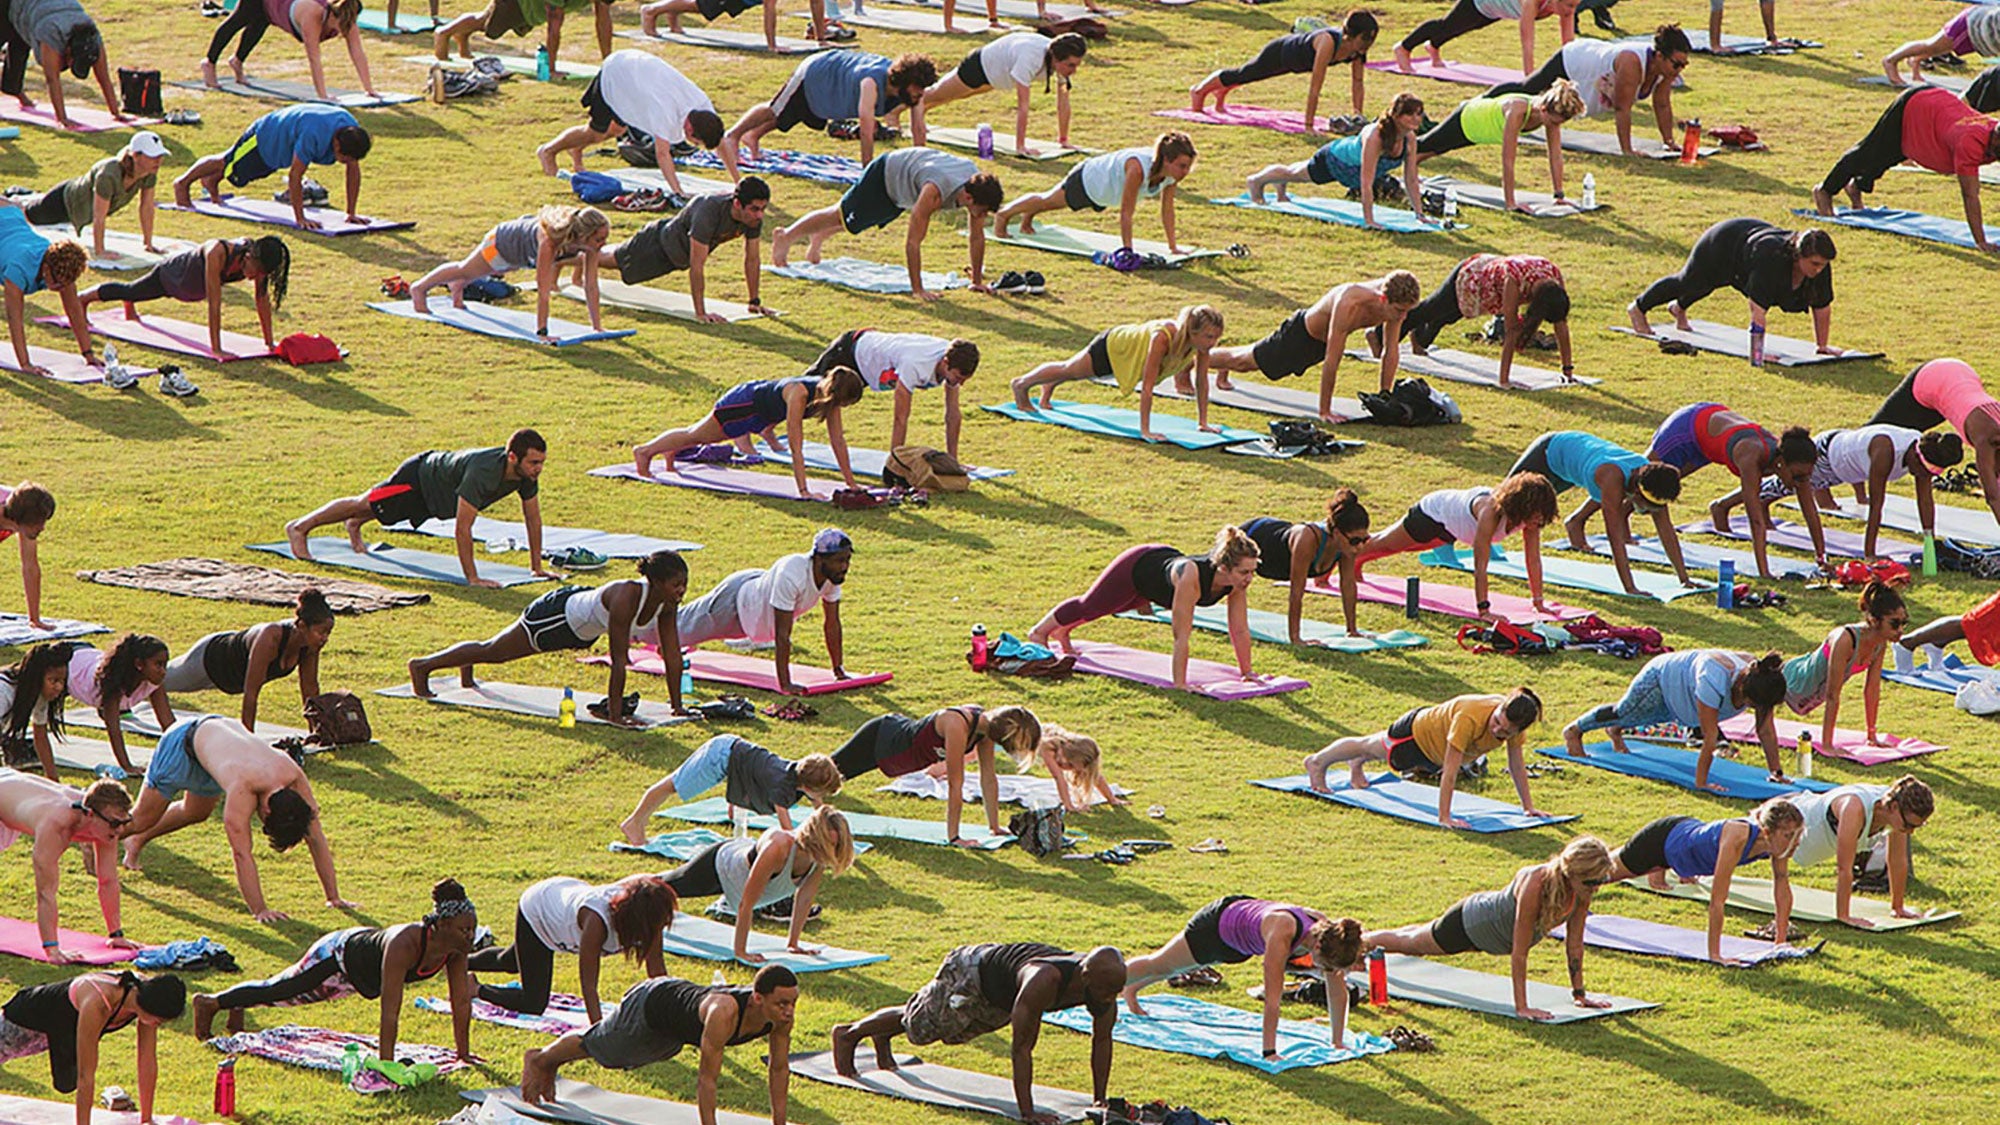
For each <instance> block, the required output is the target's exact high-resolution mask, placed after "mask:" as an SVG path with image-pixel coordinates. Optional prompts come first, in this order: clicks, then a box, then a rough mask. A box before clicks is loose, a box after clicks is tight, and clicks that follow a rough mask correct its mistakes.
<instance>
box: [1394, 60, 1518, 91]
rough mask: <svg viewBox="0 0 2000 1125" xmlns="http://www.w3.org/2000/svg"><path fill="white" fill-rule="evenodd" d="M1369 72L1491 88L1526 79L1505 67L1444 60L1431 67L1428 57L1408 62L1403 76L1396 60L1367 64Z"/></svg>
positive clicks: (1516, 71)
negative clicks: (1376, 71) (1408, 68)
mask: <svg viewBox="0 0 2000 1125" xmlns="http://www.w3.org/2000/svg"><path fill="white" fill-rule="evenodd" d="M1368 69H1369V70H1380V71H1385V72H1387V73H1390V74H1395V75H1399V76H1403V77H1413V78H1435V79H1437V80H1438V81H1440V82H1457V83H1460V84H1462V85H1466V86H1493V85H1496V84H1498V83H1501V82H1519V81H1520V80H1521V79H1523V78H1525V77H1527V76H1526V75H1524V74H1522V73H1521V72H1520V71H1518V70H1515V69H1514V68H1512V67H1507V66H1484V65H1482V64H1480V63H1462V62H1452V61H1451V60H1449V59H1447V60H1445V64H1444V65H1443V66H1441V67H1437V66H1432V65H1431V62H1430V59H1429V57H1428V56H1426V57H1424V58H1415V59H1411V60H1410V73H1409V74H1408V75H1404V74H1403V72H1402V71H1401V70H1399V69H1397V67H1396V60H1394V59H1383V60H1382V61H1381V62H1372V63H1369V64H1368Z"/></svg>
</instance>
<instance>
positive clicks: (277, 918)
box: [250, 909, 292, 926]
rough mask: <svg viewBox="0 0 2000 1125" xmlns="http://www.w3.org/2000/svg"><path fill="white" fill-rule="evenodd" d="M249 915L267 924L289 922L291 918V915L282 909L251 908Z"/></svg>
mask: <svg viewBox="0 0 2000 1125" xmlns="http://www.w3.org/2000/svg"><path fill="white" fill-rule="evenodd" d="M250 917H252V918H255V919H256V920H257V921H259V922H262V923H264V924H265V925H267V926H268V925H270V924H271V923H273V922H289V921H291V918H292V916H291V915H289V914H287V913H285V912H284V911H282V910H269V909H265V910H253V911H251V912H250Z"/></svg>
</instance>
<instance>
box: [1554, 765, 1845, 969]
mask: <svg viewBox="0 0 2000 1125" xmlns="http://www.w3.org/2000/svg"><path fill="white" fill-rule="evenodd" d="M1804 833H1805V818H1804V817H1803V816H1801V815H1800V813H1799V809H1798V806H1797V805H1794V804H1792V802H1791V800H1790V799H1788V798H1785V797H1774V798H1772V799H1771V800H1768V801H1766V802H1764V803H1763V804H1761V805H1758V806H1757V807H1756V808H1755V809H1753V810H1751V812H1750V815H1749V816H1738V817H1731V818H1730V819H1728V820H1711V821H1707V822H1705V823H1704V822H1703V821H1700V820H1697V819H1695V818H1694V817H1691V816H1663V817H1661V818H1660V819H1658V820H1656V821H1654V822H1652V823H1651V824H1648V825H1647V826H1646V827H1644V828H1641V829H1639V831H1638V832H1636V833H1634V834H1633V836H1632V838H1631V839H1630V840H1628V841H1626V843H1625V846H1624V847H1622V848H1619V849H1618V851H1617V852H1616V853H1615V854H1614V855H1613V856H1612V857H1611V878H1613V879H1630V878H1632V877H1633V876H1635V875H1644V876H1645V877H1646V881H1647V882H1648V883H1650V884H1652V886H1653V888H1654V889H1656V890H1662V891H1664V890H1666V889H1667V869H1668V868H1672V869H1673V872H1674V874H1675V875H1676V876H1677V877H1679V879H1680V881H1681V882H1683V883H1696V882H1699V881H1700V880H1702V879H1708V880H1709V886H1708V891H1709V894H1708V959H1709V960H1711V961H1714V962H1715V963H1717V964H1719V965H1739V964H1741V963H1742V962H1740V961H1738V960H1737V959H1736V958H1733V957H1724V956H1723V955H1722V923H1723V915H1724V912H1725V910H1726V909H1727V907H1728V905H1729V881H1730V878H1731V877H1732V876H1734V875H1735V873H1736V869H1737V868H1738V867H1740V866H1742V865H1743V864H1746V863H1751V862H1754V861H1756V860H1760V859H1768V860H1770V861H1771V897H1772V899H1773V900H1775V902H1776V905H1777V910H1778V920H1777V923H1776V924H1775V925H1774V926H1773V927H1772V931H1771V932H1772V938H1771V940H1773V941H1775V942H1777V943H1778V944H1780V945H1783V944H1784V942H1785V931H1786V929H1787V928H1788V927H1790V926H1791V924H1792V879H1791V870H1790V866H1791V865H1790V859H1791V855H1792V852H1793V850H1794V849H1796V848H1797V847H1798V846H1799V837H1800V836H1802V835H1803V834H1804ZM1578 928H1581V920H1580V919H1579V925H1578Z"/></svg>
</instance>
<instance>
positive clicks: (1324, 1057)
mask: <svg viewBox="0 0 2000 1125" xmlns="http://www.w3.org/2000/svg"><path fill="white" fill-rule="evenodd" d="M1139 1003H1140V1005H1141V1006H1143V1007H1144V1008H1145V1009H1146V1014H1145V1015H1143V1016H1135V1015H1133V1014H1132V1013H1131V1012H1128V1011H1121V1012H1119V1013H1118V1023H1117V1024H1116V1025H1115V1026H1114V1027H1112V1029H1111V1038H1113V1039H1115V1040H1117V1041H1118V1042H1120V1043H1123V1044H1125V1045H1126V1046H1128V1047H1144V1048H1146V1049H1147V1050H1151V1051H1171V1052H1173V1053H1174V1054H1177V1055H1194V1056H1196V1057H1198V1058H1204V1059H1229V1060H1231V1061H1233V1062H1239V1063H1242V1064H1243V1065H1244V1066H1251V1067H1256V1068H1257V1069H1258V1070H1261V1071H1263V1072H1264V1073H1266V1074H1282V1073H1284V1072H1285V1071H1287V1070H1294V1069H1297V1068H1298V1067H1302V1066H1330V1065H1332V1064H1334V1063H1342V1062H1347V1061H1348V1060H1349V1059H1358V1058H1361V1057H1363V1056H1364V1055H1381V1054H1386V1053H1388V1052H1390V1051H1393V1050H1395V1049H1396V1045H1395V1044H1393V1043H1391V1042H1389V1041H1388V1040H1387V1039H1385V1038H1383V1037H1382V1036H1380V1035H1368V1034H1366V1033H1362V1032H1356V1031H1354V1030H1352V1029H1350V1030H1349V1031H1348V1032H1347V1039H1346V1045H1345V1046H1342V1047H1336V1046H1334V1045H1333V1044H1332V1043H1331V1042H1329V1041H1328V1034H1327V1029H1326V1028H1325V1027H1322V1026H1320V1025H1319V1024H1315V1023H1307V1022H1306V1021H1304V1020H1288V1019H1282V1018H1281V1019H1279V1020H1278V1057H1277V1058H1275V1059H1267V1058H1265V1057H1264V1016H1263V1013H1261V1012H1246V1011H1244V1010H1243V1009H1241V1008H1227V1007H1224V1006H1222V1005H1221V1004H1211V1003H1209V1002H1208V1001H1206V1000H1197V999H1195V998H1194V997H1192V996H1176V995H1174V994H1173V993H1171V992H1162V993H1154V994H1151V995H1148V996H1145V997H1144V998H1142V999H1141V1000H1140V1001H1139ZM1042 1022H1043V1023H1048V1024H1054V1025H1055V1026H1057V1027H1066V1028H1068V1029H1070V1030H1071V1031H1081V1032H1083V1033H1085V1034H1089V1032H1090V1029H1091V1015H1090V1013H1089V1012H1087V1011H1085V1010H1084V1009H1083V1008H1082V1007H1081V1006H1078V1007H1075V1008H1064V1009H1063V1010H1061V1011H1057V1012H1048V1013H1045V1014H1044V1015H1043V1016H1042Z"/></svg>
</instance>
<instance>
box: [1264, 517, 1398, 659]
mask: <svg viewBox="0 0 2000 1125" xmlns="http://www.w3.org/2000/svg"><path fill="white" fill-rule="evenodd" d="M1242 526H1243V534H1245V535H1248V536H1249V537H1250V541H1251V542H1252V543H1255V544H1257V577H1259V578H1264V579H1268V580H1270V581H1272V582H1283V583H1285V584H1286V586H1287V587H1288V588H1289V590H1290V597H1289V599H1288V600H1287V602H1286V605H1285V626H1286V632H1287V634H1288V638H1289V640H1290V641H1291V643H1292V644H1295V645H1316V644H1319V643H1321V642H1319V641H1317V640H1311V639H1308V638H1306V637H1304V636H1302V635H1300V632H1299V626H1300V624H1301V622H1302V620H1303V618H1304V616H1305V603H1306V586H1307V584H1308V583H1311V584H1314V585H1317V586H1319V587H1321V588H1323V589H1331V588H1332V585H1333V584H1332V583H1331V582H1329V581H1328V579H1329V578H1331V577H1332V576H1333V573H1334V571H1336V570H1337V571H1339V572H1340V608H1341V612H1342V614H1343V615H1344V616H1345V617H1346V619H1347V635H1348V636H1350V637H1358V636H1361V635H1362V634H1361V630H1360V629H1359V628H1358V627H1357V626H1356V625H1355V623H1354V606H1355V602H1356V601H1357V600H1358V593H1359V591H1358V587H1357V583H1358V582H1359V580H1360V577H1361V549H1362V548H1363V547H1365V546H1367V545H1368V509H1366V508H1364V507H1362V506H1361V498H1360V497H1359V496H1357V495H1355V493H1354V490H1353V489H1351V488H1336V489H1334V490H1333V496H1332V498H1331V499H1329V500H1328V501H1327V502H1326V518H1325V519H1323V520H1321V521H1319V522H1318V523H1293V522H1291V521H1290V520H1282V519H1274V518H1273V517H1271V516H1256V517H1253V518H1251V519H1247V520H1244V521H1243V525H1242Z"/></svg>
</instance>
